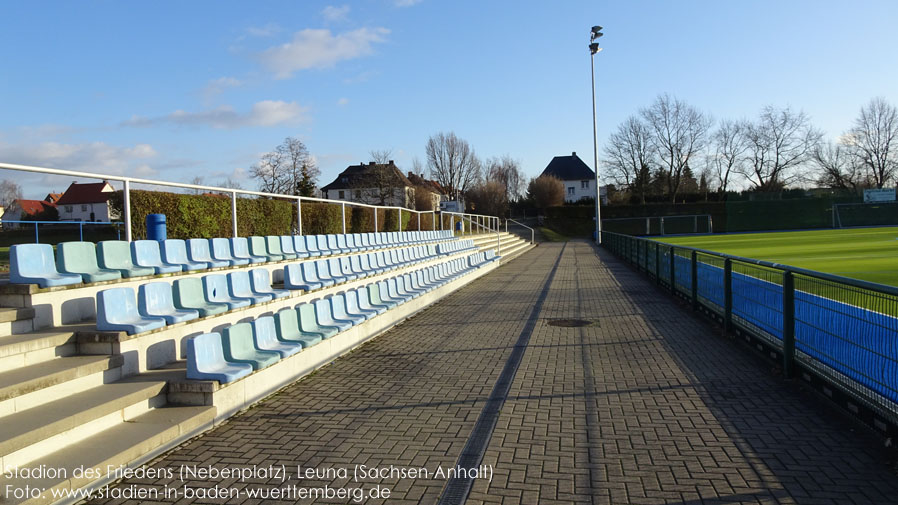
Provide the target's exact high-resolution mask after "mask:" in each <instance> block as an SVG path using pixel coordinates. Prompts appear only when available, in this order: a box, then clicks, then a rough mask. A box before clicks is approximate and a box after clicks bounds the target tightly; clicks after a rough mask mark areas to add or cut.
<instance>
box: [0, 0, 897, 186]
mask: <svg viewBox="0 0 898 505" xmlns="http://www.w3.org/2000/svg"><path fill="white" fill-rule="evenodd" d="M3 21H4V22H3V34H4V43H3V44H0V162H3V163H16V164H27V165H37V166H43V167H52V168H61V169H70V170H82V171H89V172H98V173H103V174H112V175H129V176H134V177H142V178H151V179H161V180H166V181H178V182H188V181H191V180H192V179H194V178H195V177H202V180H203V182H204V183H205V184H210V185H217V184H219V183H221V182H223V181H225V180H228V179H231V180H232V181H236V182H238V183H239V184H241V185H242V187H244V188H245V189H256V187H257V185H256V183H255V182H254V181H253V180H252V179H251V178H249V167H250V166H252V165H253V164H254V163H256V162H257V161H258V160H259V157H260V156H261V155H262V154H263V153H265V152H267V151H270V150H272V149H274V148H275V147H276V146H277V145H278V144H279V143H281V142H282V141H283V140H284V139H285V138H286V137H297V138H299V139H301V140H302V141H303V142H304V143H305V144H306V145H307V146H308V148H309V150H310V152H311V153H312V155H314V157H315V159H316V160H317V162H318V165H319V167H320V169H321V177H320V179H319V180H318V183H319V185H321V186H323V185H325V184H327V183H329V182H331V181H332V180H333V179H334V178H335V177H336V175H337V174H338V173H339V172H340V171H342V170H343V169H345V168H346V167H347V166H348V165H350V164H357V163H360V162H365V161H368V159H369V157H370V156H369V152H370V151H372V150H392V152H393V156H392V157H393V158H394V159H395V161H396V163H397V165H399V167H400V168H401V169H403V170H404V171H408V170H409V169H410V168H411V166H412V162H413V160H414V159H415V158H418V159H419V160H421V161H422V162H425V160H426V159H425V153H424V147H425V143H426V142H427V139H428V137H430V136H431V135H433V134H435V133H438V132H450V131H451V132H454V133H455V134H456V135H458V136H459V137H461V138H463V139H465V140H467V141H468V142H469V143H470V144H471V145H472V147H473V148H474V150H475V151H476V153H477V154H478V156H480V157H481V158H488V157H491V156H503V155H510V156H511V157H513V158H515V159H517V160H518V161H519V162H520V163H521V166H522V168H523V170H524V172H525V173H526V174H527V175H528V176H531V177H532V176H537V175H539V173H540V172H541V171H542V170H543V169H544V168H545V166H546V165H547V164H548V163H549V161H551V159H552V157H553V156H558V155H569V154H570V153H571V152H574V151H575V152H577V153H578V155H579V156H580V157H581V158H582V159H583V160H584V161H585V162H587V164H588V165H590V166H591V167H592V166H593V132H592V102H591V83H590V61H589V60H590V56H589V51H588V48H587V46H588V43H589V31H590V27H591V26H592V25H601V26H603V27H604V30H603V31H604V34H605V35H604V37H603V38H601V39H600V40H599V42H600V44H601V47H602V49H603V50H602V52H600V53H599V54H598V55H596V57H595V66H596V96H597V109H598V114H597V117H598V142H599V149H600V152H601V147H602V145H604V143H605V141H606V139H607V137H608V135H609V133H611V132H612V131H613V130H614V128H616V126H617V125H618V124H620V123H621V122H622V121H624V120H625V119H626V118H627V117H628V116H629V115H631V114H634V113H637V112H638V110H639V109H640V108H641V107H645V106H647V105H649V104H650V103H651V102H652V101H653V100H654V99H655V98H656V97H657V96H658V95H659V94H661V93H669V94H671V95H673V96H676V97H678V98H680V99H683V100H685V101H687V102H689V103H690V104H692V105H694V106H695V107H697V108H699V109H700V110H702V111H704V112H706V113H708V114H710V115H711V116H712V117H714V118H716V119H722V118H733V119H739V118H752V117H755V116H756V115H757V114H758V112H759V111H760V109H761V108H762V107H763V106H765V105H768V104H769V105H774V106H786V105H788V106H791V107H793V108H795V109H800V110H803V111H805V112H806V113H807V114H809V115H810V117H811V119H812V122H813V124H814V125H815V126H816V127H818V128H821V129H822V130H824V131H825V132H826V134H827V136H829V137H830V138H836V137H837V136H838V135H840V134H841V133H843V132H844V131H845V130H847V129H848V128H849V127H850V126H851V123H852V121H853V120H854V118H855V117H856V116H857V113H858V110H859V109H860V107H861V106H862V105H864V104H865V103H867V102H868V101H869V100H870V99H871V98H873V97H876V96H882V97H884V98H885V99H886V100H887V101H889V102H890V103H892V104H898V55H896V54H898V53H896V48H898V30H895V29H894V27H895V25H896V23H898V2H895V1H894V0H881V1H879V0H855V1H852V2H845V1H839V2H836V1H829V0H815V1H805V0H776V1H769V0H752V1H741V2H737V1H720V0H716V1H704V0H678V1H672V0H628V1H609V0H603V1H596V0H593V1H573V0H572V1H565V0H559V1H555V2H548V1H499V0H495V1H491V0H479V1H468V0H455V1H445V0H444V1H439V0H361V1H357V2H345V3H344V2H316V1H302V2H296V1H283V2H280V1H266V2H237V1H233V2H228V1H219V2H211V1H196V2H165V1H159V2H114V1H96V2H92V1H81V2H62V1H59V2H7V3H5V4H4V8H3ZM0 172H2V173H0V179H2V178H5V179H11V180H14V181H17V182H18V183H19V184H20V185H21V186H22V187H23V193H24V196H25V198H38V199H39V198H43V196H44V195H45V194H46V193H47V192H48V191H50V190H53V191H63V190H64V189H65V188H66V187H67V186H68V184H69V183H70V182H71V181H72V178H71V177H54V176H38V175H26V174H24V173H22V172H10V171H5V170H0ZM599 173H600V176H601V173H602V167H601V161H600V165H599ZM81 181H83V182H88V181H87V180H84V179H81Z"/></svg>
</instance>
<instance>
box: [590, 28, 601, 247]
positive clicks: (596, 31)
mask: <svg viewBox="0 0 898 505" xmlns="http://www.w3.org/2000/svg"><path fill="white" fill-rule="evenodd" d="M602 35H604V33H602V27H601V26H598V25H596V26H593V27H592V28H591V29H590V34H589V67H590V70H591V71H592V152H593V168H595V171H596V244H598V245H601V244H602V214H601V210H600V208H599V206H600V204H601V201H602V192H601V190H600V189H599V139H598V132H597V131H596V63H595V62H596V58H595V56H596V53H598V52H599V51H601V50H602V48H600V47H599V43H598V42H596V39H598V38H599V37H601V36H602Z"/></svg>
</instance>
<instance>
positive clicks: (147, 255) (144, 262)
mask: <svg viewBox="0 0 898 505" xmlns="http://www.w3.org/2000/svg"><path fill="white" fill-rule="evenodd" d="M131 259H133V260H134V264H135V265H137V266H139V267H147V268H152V269H153V270H155V271H156V273H157V274H171V273H177V272H181V271H183V269H182V267H181V265H171V264H169V263H165V262H164V261H162V253H161V252H160V250H159V242H157V241H155V240H135V241H134V242H131Z"/></svg>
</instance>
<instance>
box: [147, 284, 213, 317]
mask: <svg viewBox="0 0 898 505" xmlns="http://www.w3.org/2000/svg"><path fill="white" fill-rule="evenodd" d="M137 312H138V313H140V315H141V316H144V317H161V318H162V319H164V320H165V324H175V323H183V322H184V321H190V320H192V319H196V318H198V317H200V313H199V311H198V310H194V309H178V308H176V307H175V302H174V298H173V297H172V287H171V285H169V284H168V283H167V282H148V283H146V284H142V285H141V286H140V287H139V288H137Z"/></svg>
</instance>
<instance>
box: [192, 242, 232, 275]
mask: <svg viewBox="0 0 898 505" xmlns="http://www.w3.org/2000/svg"><path fill="white" fill-rule="evenodd" d="M187 257H188V258H190V260H191V261H196V262H198V263H206V264H208V265H209V268H224V267H229V266H231V262H230V261H228V260H217V259H215V258H213V257H212V250H211V248H210V247H209V239H205V238H191V239H187Z"/></svg>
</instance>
